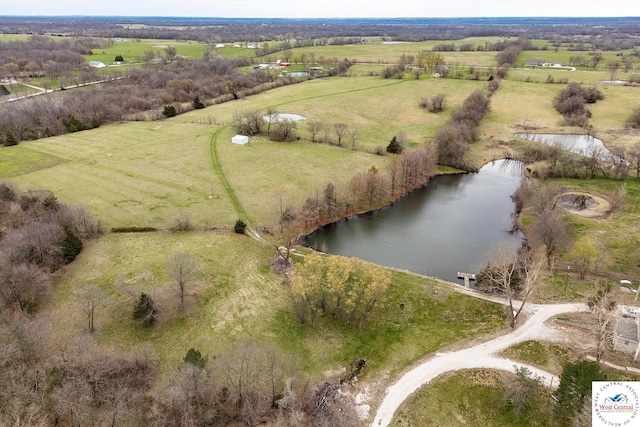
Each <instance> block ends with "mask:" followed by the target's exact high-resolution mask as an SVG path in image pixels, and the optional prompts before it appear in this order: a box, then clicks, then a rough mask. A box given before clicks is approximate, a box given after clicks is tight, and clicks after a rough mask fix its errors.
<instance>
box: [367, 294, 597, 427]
mask: <svg viewBox="0 0 640 427" xmlns="http://www.w3.org/2000/svg"><path fill="white" fill-rule="evenodd" d="M523 311H524V312H525V313H526V314H527V315H528V316H529V318H528V320H527V321H526V323H525V324H523V325H521V326H520V327H518V328H517V329H515V330H513V331H512V332H510V333H508V334H506V335H503V336H500V337H498V338H495V339H492V340H490V341H487V342H484V343H482V344H478V345H475V346H473V347H469V348H465V349H463V350H458V351H452V352H446V353H436V354H435V355H433V356H431V357H429V359H427V360H425V361H424V362H422V363H421V364H420V365H418V366H417V367H415V368H414V369H412V370H410V371H409V372H407V373H406V374H404V375H403V376H402V377H401V378H400V379H399V380H398V381H397V382H396V383H395V384H393V385H392V386H390V387H389V388H388V389H387V393H386V395H385V397H384V400H383V401H382V403H381V404H380V407H379V408H378V412H377V413H376V416H375V418H374V420H373V423H371V427H382V426H387V425H389V423H390V422H391V419H392V418H393V414H394V413H395V411H396V410H397V409H398V408H399V407H400V405H401V404H402V402H404V401H405V400H406V399H407V397H409V395H411V394H412V393H413V392H415V391H416V390H417V389H418V388H420V387H421V386H423V385H424V384H427V383H429V382H430V381H431V380H433V379H434V378H436V377H437V376H439V375H441V374H443V373H445V372H449V371H456V370H458V369H471V368H491V369H501V370H507V371H513V370H514V365H517V366H526V367H527V368H529V369H530V370H531V371H532V372H533V373H535V374H536V375H538V376H540V377H542V378H543V381H544V384H546V385H552V383H553V384H557V383H558V378H557V377H555V376H554V375H552V374H550V373H549V372H545V371H543V370H540V369H537V368H534V367H532V366H529V365H525V364H522V363H517V362H514V361H512V360H509V359H504V358H500V357H496V356H493V354H494V353H497V352H499V351H502V350H504V349H506V348H508V347H510V346H512V345H514V344H516V343H519V342H522V341H527V340H532V339H535V340H540V339H543V340H557V339H558V338H559V336H558V332H557V331H556V330H555V329H554V328H553V327H549V326H547V325H545V321H546V320H547V319H549V318H550V317H553V316H557V315H558V314H561V313H567V312H576V311H587V306H586V304H548V305H535V304H531V305H528V306H527V307H525V309H524V310H523Z"/></svg>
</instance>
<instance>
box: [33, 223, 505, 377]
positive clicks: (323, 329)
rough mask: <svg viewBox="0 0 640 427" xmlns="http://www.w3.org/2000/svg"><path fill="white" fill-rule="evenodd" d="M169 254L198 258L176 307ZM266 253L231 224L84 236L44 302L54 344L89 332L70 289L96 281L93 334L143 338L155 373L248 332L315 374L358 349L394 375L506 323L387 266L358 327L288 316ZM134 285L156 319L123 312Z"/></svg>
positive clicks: (495, 309)
mask: <svg viewBox="0 0 640 427" xmlns="http://www.w3.org/2000/svg"><path fill="white" fill-rule="evenodd" d="M176 253H188V254H192V255H194V256H195V257H197V259H198V260H199V262H200V274H199V276H198V278H197V280H196V281H195V282H194V283H193V285H188V286H187V292H186V294H187V298H186V302H187V304H186V306H187V308H186V310H185V311H184V312H182V311H181V310H180V308H179V298H178V290H177V286H176V285H175V284H174V283H173V282H172V281H171V278H170V277H169V276H168V275H167V273H166V269H165V263H166V260H167V259H168V258H169V257H171V256H172V255H173V254H176ZM273 256H274V249H273V248H272V247H271V246H269V245H264V244H261V243H259V242H256V241H254V240H253V239H250V238H249V237H247V236H243V235H238V234H235V233H233V232H231V231H228V232H205V233H167V232H158V233H137V234H116V233H112V234H109V235H106V236H103V237H101V238H99V239H98V240H96V241H94V242H92V243H90V244H88V245H87V246H86V247H85V250H84V251H83V252H82V254H81V255H80V257H79V258H78V259H77V260H76V261H75V262H74V263H73V264H71V265H69V266H68V267H65V270H64V274H63V276H62V279H61V280H60V282H59V283H57V284H56V287H55V290H54V294H53V296H52V299H51V301H50V302H49V303H48V304H47V306H46V307H45V308H44V311H45V314H46V315H47V316H48V317H50V318H51V321H52V330H53V331H55V333H56V337H57V340H58V342H66V341H68V340H72V339H75V338H76V337H78V336H82V335H83V334H87V333H88V332H87V331H86V321H87V318H86V315H85V314H84V313H83V312H82V311H81V310H80V308H79V305H78V297H77V293H76V289H77V288H78V287H80V286H81V285H82V284H84V283H94V284H96V285H98V286H99V287H100V288H101V289H102V290H103V292H104V293H105V294H106V295H107V296H108V299H107V300H106V303H105V304H104V305H102V306H100V307H99V308H98V309H97V310H96V317H95V322H96V327H97V330H96V332H95V333H94V336H95V338H96V339H97V340H98V341H100V342H102V343H104V344H108V345H111V346H115V347H116V348H118V349H120V350H123V351H128V350H132V349H135V348H140V347H142V348H145V347H146V348H150V349H151V354H153V355H154V356H155V357H156V358H157V360H158V362H159V364H160V368H161V371H162V372H169V371H174V370H175V369H176V368H178V367H179V366H180V365H181V364H182V359H183V358H184V355H185V354H186V352H187V351H188V350H189V349H190V348H192V347H193V348H196V349H199V350H200V351H201V352H202V353H203V354H208V355H209V357H210V359H212V358H213V357H215V356H219V355H221V354H222V353H224V352H225V351H227V350H229V349H231V348H233V347H235V346H237V345H239V344H240V343H241V342H242V341H244V340H256V341H269V342H273V343H275V344H277V345H278V346H279V347H280V348H281V349H282V350H283V351H285V352H287V353H290V354H292V355H294V356H295V357H297V358H299V359H300V361H301V366H302V369H304V371H305V372H307V373H310V374H312V375H314V376H316V375H320V374H321V373H323V372H324V371H325V370H327V369H331V368H335V367H338V366H340V365H347V366H348V364H349V363H350V362H351V361H353V360H355V359H357V358H361V357H364V358H366V359H367V364H368V365H369V366H370V368H371V372H372V373H373V374H375V373H378V372H381V371H382V370H384V371H388V372H390V373H392V374H393V373H396V372H398V371H401V370H403V369H404V368H405V367H407V366H408V365H410V364H412V363H414V362H415V361H417V360H419V359H421V358H422V357H424V356H425V355H426V354H428V353H431V352H433V351H436V350H437V349H439V348H442V347H443V346H446V345H448V344H452V343H454V342H457V341H459V340H464V339H469V338H472V337H477V336H481V335H484V334H489V333H493V332H495V331H496V330H499V329H502V328H505V327H506V323H505V322H506V315H505V311H504V309H503V307H502V306H501V305H498V304H493V303H489V302H486V301H481V300H477V299H475V298H471V297H468V296H466V295H462V294H458V293H456V292H453V291H452V290H451V289H450V286H451V285H448V284H444V283H442V282H439V281H437V280H435V279H427V278H424V277H420V276H417V275H412V274H408V273H402V272H394V273H393V282H392V285H391V287H390V290H389V292H388V295H387V298H386V299H385V300H384V301H382V302H381V303H380V304H379V306H378V308H376V309H375V310H374V312H373V313H372V315H371V318H370V320H369V321H368V322H367V323H366V325H365V328H364V329H362V330H360V329H358V328H357V326H347V325H343V324H340V323H336V322H335V321H333V320H332V319H331V318H330V316H327V317H323V318H322V319H321V320H320V322H319V324H318V327H317V328H316V329H313V328H311V327H310V326H309V325H302V324H300V323H298V322H297V320H296V319H295V317H294V316H293V315H292V313H291V311H290V309H289V305H288V299H287V297H286V294H285V293H284V289H283V284H282V277H280V276H277V275H276V274H275V273H273V272H272V271H271V270H270V269H269V267H268V265H269V262H270V261H271V260H272V258H273ZM140 292H145V293H148V294H150V295H151V296H152V297H153V298H154V299H155V301H156V302H157V304H158V306H159V310H160V318H161V320H160V322H159V324H158V325H156V326H153V327H151V328H145V327H143V326H142V325H140V324H138V323H136V322H135V321H134V320H132V318H131V313H132V310H133V305H134V302H135V301H136V299H137V298H138V296H139V294H140Z"/></svg>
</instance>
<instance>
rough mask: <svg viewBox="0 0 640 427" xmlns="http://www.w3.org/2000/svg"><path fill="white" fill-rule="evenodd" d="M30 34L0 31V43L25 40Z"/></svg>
mask: <svg viewBox="0 0 640 427" xmlns="http://www.w3.org/2000/svg"><path fill="white" fill-rule="evenodd" d="M30 37H31V34H2V33H0V43H2V42H12V41H27V40H29V38H30Z"/></svg>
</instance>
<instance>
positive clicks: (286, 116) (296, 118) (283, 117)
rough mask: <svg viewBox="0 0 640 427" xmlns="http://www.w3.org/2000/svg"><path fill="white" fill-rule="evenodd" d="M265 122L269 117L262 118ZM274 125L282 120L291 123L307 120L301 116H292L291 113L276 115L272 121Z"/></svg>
mask: <svg viewBox="0 0 640 427" xmlns="http://www.w3.org/2000/svg"><path fill="white" fill-rule="evenodd" d="M263 118H264V120H265V121H267V122H268V121H269V120H270V119H269V116H266V115H265V116H264V117H263ZM272 120H273V121H274V123H276V122H279V121H282V120H291V121H293V122H298V121H300V120H307V118H306V117H305V116H303V115H301V114H293V113H278V114H276V115H275V116H274V118H273V119H272Z"/></svg>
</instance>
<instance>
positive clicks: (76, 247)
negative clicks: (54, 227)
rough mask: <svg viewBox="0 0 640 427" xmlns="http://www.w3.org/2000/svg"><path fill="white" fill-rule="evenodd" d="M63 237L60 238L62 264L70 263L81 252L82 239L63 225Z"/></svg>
mask: <svg viewBox="0 0 640 427" xmlns="http://www.w3.org/2000/svg"><path fill="white" fill-rule="evenodd" d="M62 229H63V231H64V238H63V239H62V245H61V246H62V261H63V262H64V264H65V265H66V264H70V263H71V262H72V261H73V260H74V259H76V257H77V256H78V254H79V253H80V252H82V240H80V238H79V237H78V236H76V234H75V233H74V232H73V230H72V229H71V228H70V227H69V226H67V225H64V226H63V227H62Z"/></svg>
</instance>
